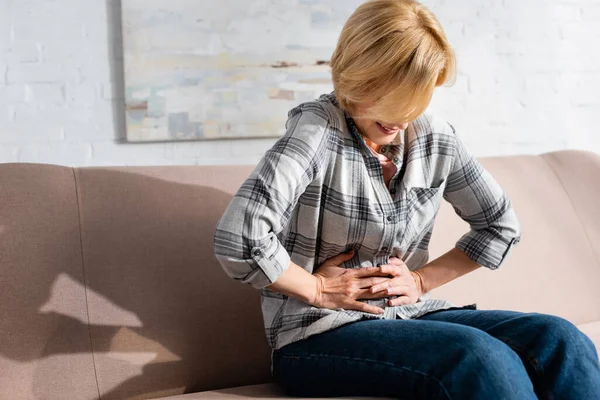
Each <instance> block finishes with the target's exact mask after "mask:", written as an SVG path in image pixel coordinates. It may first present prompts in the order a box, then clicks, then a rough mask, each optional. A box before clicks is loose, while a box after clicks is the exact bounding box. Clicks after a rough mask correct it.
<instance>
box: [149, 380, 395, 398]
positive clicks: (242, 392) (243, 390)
mask: <svg viewBox="0 0 600 400" xmlns="http://www.w3.org/2000/svg"><path fill="white" fill-rule="evenodd" d="M233 398H261V399H263V400H267V399H281V398H288V396H285V395H284V394H283V392H282V389H281V388H280V387H279V386H278V385H276V384H274V383H269V384H263V385H250V386H240V387H237V388H231V389H221V390H211V391H206V392H200V393H190V394H184V395H181V396H171V397H161V398H160V399H156V400H161V399H162V400H167V399H168V400H213V399H214V400H217V399H219V400H224V399H233ZM289 398H295V399H298V397H289ZM311 399H312V400H319V399H318V398H314V397H313V398H311ZM329 399H330V398H329ZM336 399H364V400H382V399H384V400H385V397H358V396H357V397H336Z"/></svg>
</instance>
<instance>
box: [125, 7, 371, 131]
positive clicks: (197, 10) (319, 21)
mask: <svg viewBox="0 0 600 400" xmlns="http://www.w3.org/2000/svg"><path fill="white" fill-rule="evenodd" d="M360 3H361V1H359V0H344V1H339V0H169V1H164V0H122V12H123V16H122V17H123V41H124V43H123V44H124V60H125V102H126V111H125V112H126V120H127V140H128V141H131V142H144V141H173V140H209V139H226V138H256V137H277V136H280V135H281V134H283V132H284V129H285V121H286V120H287V112H288V111H289V110H290V109H291V108H293V107H294V106H296V105H298V104H300V103H302V102H305V101H309V100H312V99H314V98H316V97H318V96H319V95H320V94H322V93H329V92H331V91H332V90H333V87H332V84H331V75H330V69H329V59H330V57H331V54H332V52H333V49H334V47H335V44H336V42H337V39H338V36H339V34H340V32H341V29H342V27H343V24H344V22H345V21H346V19H347V18H348V17H349V16H350V14H351V13H352V12H353V11H354V9H355V8H356V7H357V6H358V5H359V4H360Z"/></svg>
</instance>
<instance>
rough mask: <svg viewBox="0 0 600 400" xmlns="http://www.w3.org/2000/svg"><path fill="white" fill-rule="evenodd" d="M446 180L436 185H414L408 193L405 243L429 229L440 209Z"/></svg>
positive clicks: (403, 240)
mask: <svg viewBox="0 0 600 400" xmlns="http://www.w3.org/2000/svg"><path fill="white" fill-rule="evenodd" d="M444 187H445V182H441V183H440V184H438V185H436V186H435V187H413V188H411V189H410V190H409V191H408V192H407V195H406V230H405V232H404V237H403V238H402V243H403V244H409V243H411V242H412V240H413V239H414V238H415V237H417V236H420V235H421V234H422V233H423V231H424V230H425V229H429V228H430V227H431V224H432V223H433V221H434V219H435V216H436V215H437V212H438V211H439V209H440V204H441V200H442V196H443V194H444Z"/></svg>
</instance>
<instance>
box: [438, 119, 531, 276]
mask: <svg viewBox="0 0 600 400" xmlns="http://www.w3.org/2000/svg"><path fill="white" fill-rule="evenodd" d="M446 125H447V131H448V134H449V135H451V136H453V138H454V160H453V163H452V167H451V170H450V174H449V175H448V178H447V182H446V186H445V188H444V199H445V200H446V201H447V202H449V203H450V204H451V205H452V207H453V208H454V211H455V212H456V214H457V215H458V216H459V217H460V218H462V219H463V220H464V221H465V222H467V223H468V224H469V226H470V230H469V232H467V233H466V234H464V235H463V236H462V237H461V238H460V239H459V240H458V242H457V243H456V248H458V249H459V250H461V251H462V252H463V253H464V254H466V255H467V257H468V258H470V259H471V260H472V261H473V262H476V263H477V264H479V265H481V266H484V267H486V268H489V269H497V268H498V267H500V265H501V264H502V263H503V262H504V260H505V259H506V257H507V256H508V254H509V252H510V250H511V248H512V247H513V246H514V245H516V244H517V243H518V242H519V241H520V239H521V226H520V223H519V220H518V219H517V215H516V214H515V211H514V209H513V207H512V203H511V201H510V199H509V198H508V196H507V195H506V193H505V192H504V190H503V189H502V188H501V187H500V185H499V184H498V182H496V180H495V179H494V177H493V176H492V175H491V174H490V173H489V172H488V171H487V170H486V169H485V168H484V167H483V165H481V163H480V162H479V161H478V160H477V158H475V157H474V156H473V155H472V154H471V153H470V152H469V151H468V150H467V148H466V147H465V145H464V144H463V142H462V141H461V140H460V138H459V137H458V136H457V135H456V132H455V131H454V128H453V127H452V125H450V124H446Z"/></svg>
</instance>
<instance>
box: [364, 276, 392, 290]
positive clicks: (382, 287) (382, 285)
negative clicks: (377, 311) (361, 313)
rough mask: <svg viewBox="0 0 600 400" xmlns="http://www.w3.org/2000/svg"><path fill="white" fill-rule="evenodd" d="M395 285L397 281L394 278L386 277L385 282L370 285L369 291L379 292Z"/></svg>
mask: <svg viewBox="0 0 600 400" xmlns="http://www.w3.org/2000/svg"><path fill="white" fill-rule="evenodd" d="M395 285H398V282H394V279H389V278H387V279H386V281H385V282H382V283H378V284H376V285H373V286H371V288H370V289H369V291H370V292H371V293H377V292H381V291H382V290H386V289H388V288H392V287H394V286H395Z"/></svg>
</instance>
